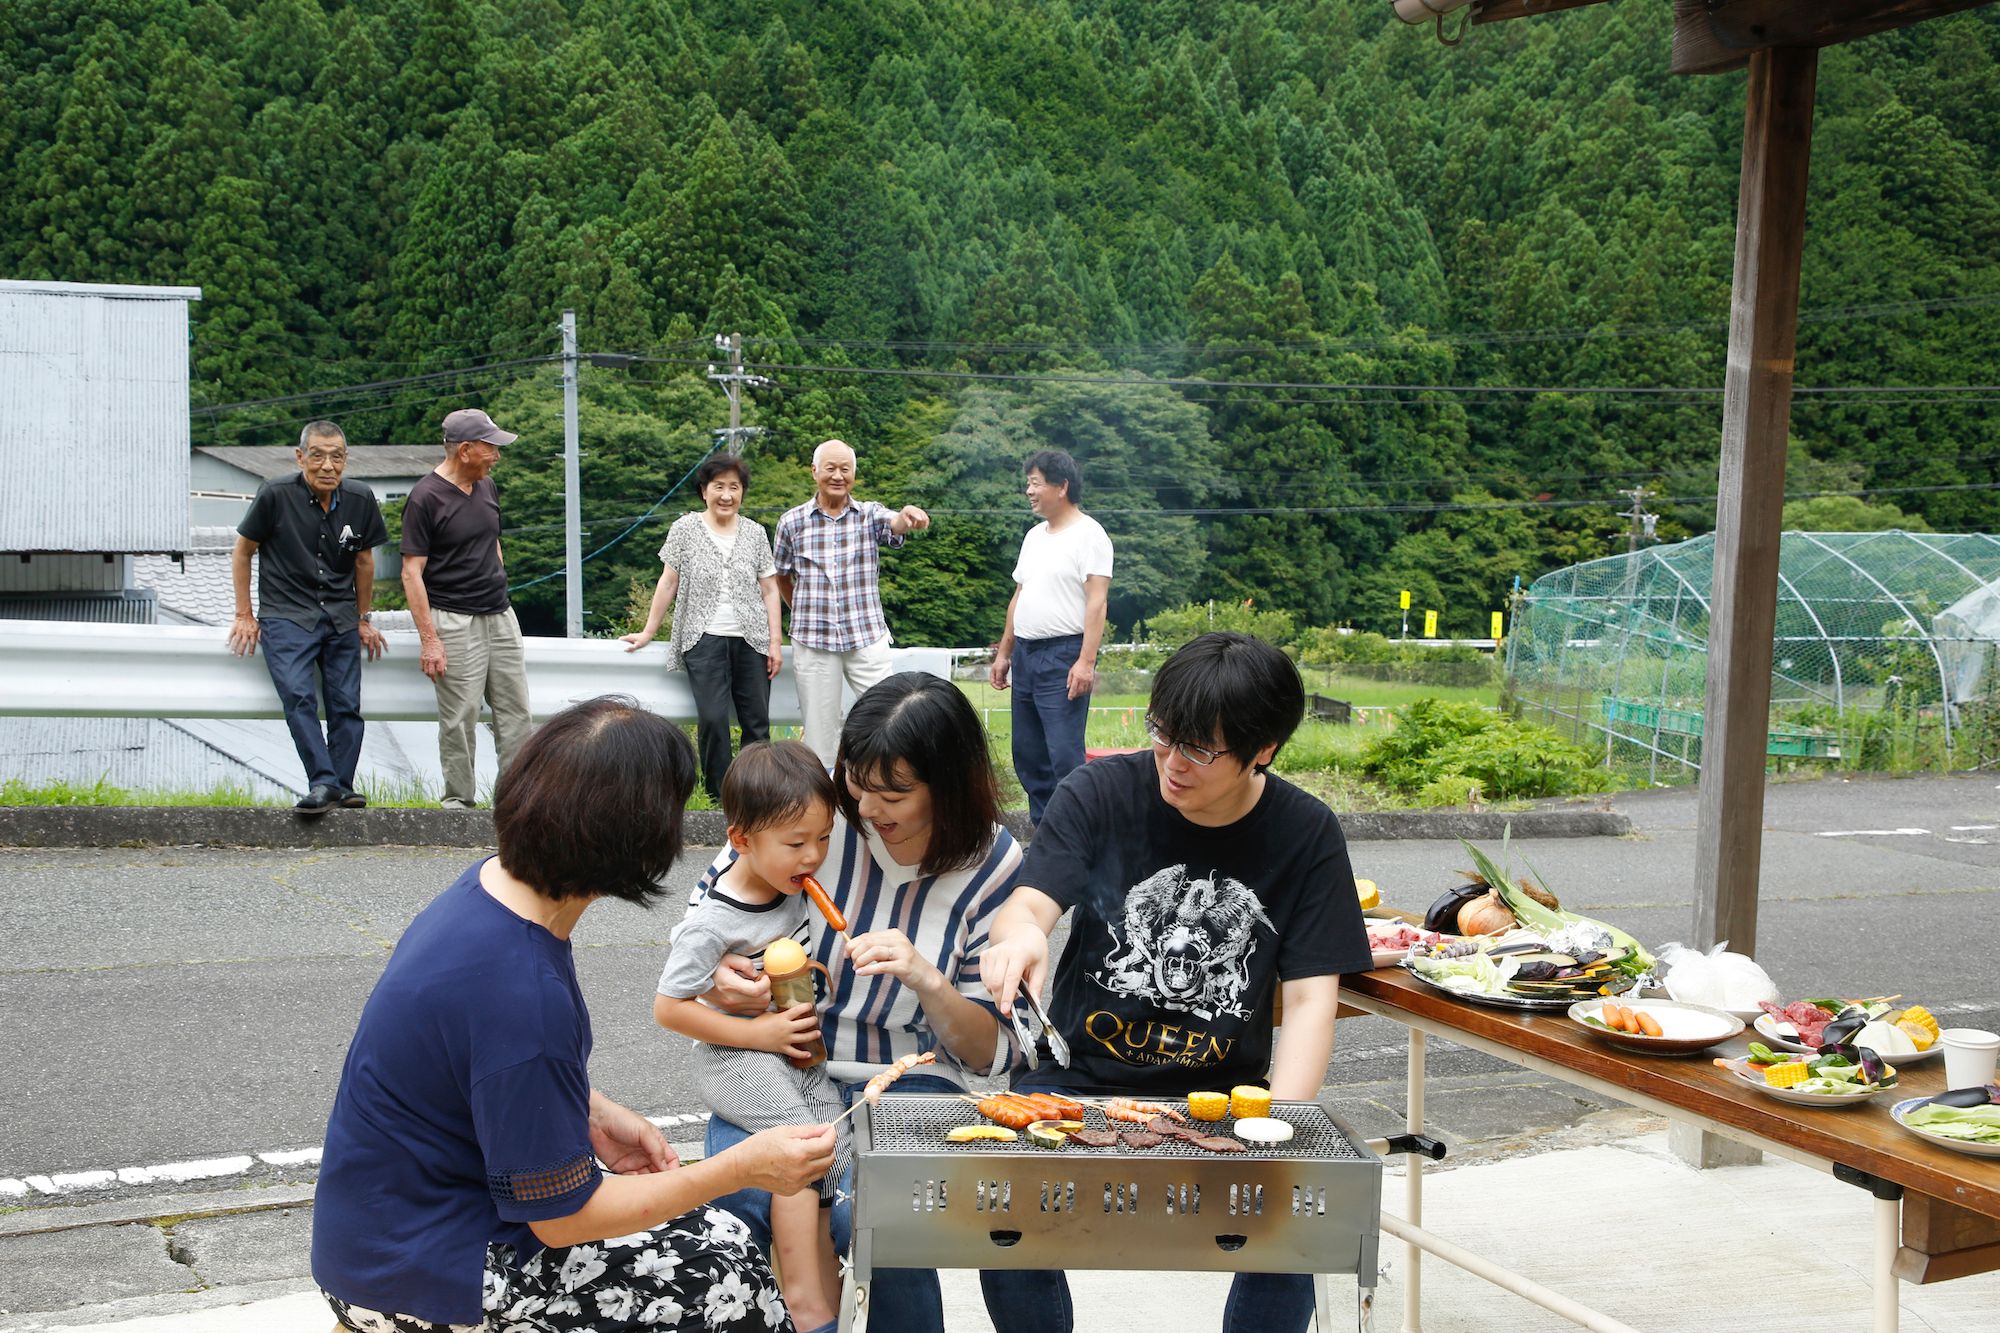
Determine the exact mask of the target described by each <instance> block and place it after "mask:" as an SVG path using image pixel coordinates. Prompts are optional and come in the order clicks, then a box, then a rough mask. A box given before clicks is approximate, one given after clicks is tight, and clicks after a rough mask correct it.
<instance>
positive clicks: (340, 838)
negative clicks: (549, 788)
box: [0, 806, 1632, 848]
mask: <svg viewBox="0 0 2000 1333" xmlns="http://www.w3.org/2000/svg"><path fill="white" fill-rule="evenodd" d="M1340 824H1341V827H1342V828H1343V829H1345V830H1346V831H1347V837H1348V841H1350V842H1382V841H1397V840H1414V841H1435V840H1445V839H1454V838H1468V839H1473V840H1477V841H1491V840H1493V839H1497V838H1498V837H1500V835H1501V834H1502V833H1503V832H1504V831H1505V830H1506V829H1507V828H1508V826H1509V825H1511V826H1512V827H1513V830H1514V836H1515V837H1517V838H1616V837H1622V836H1624V835H1625V834H1627V833H1630V832H1631V831H1632V821H1631V820H1629V819H1627V818H1626V817H1625V816H1624V815H1622V814H1619V813H1617V812H1616V811H1612V810H1564V809H1548V810H1517V811H1513V812H1511V813H1509V812H1505V811H1490V810H1482V811H1478V812H1476V813H1475V812H1472V811H1465V810H1383V811H1369V812H1356V813H1352V814H1344V815H1342V816H1341V817H1340ZM1007 826H1008V828H1010V829H1011V830H1012V831H1013V833H1014V836H1015V837H1017V838H1019V839H1021V840H1022V841H1023V842H1026V841H1028V838H1029V833H1030V830H1029V827H1028V818H1027V815H1026V814H1025V813H1024V812H1022V811H1019V810H1010V811H1008V813H1007ZM686 838H687V843H688V845H689V846H690V847H720V846H721V845H722V844H723V841H724V836H723V822H722V812H721V811H719V810H690V811H688V813H687V825H686ZM196 845H199V846H217V847H299V848H311V847H491V846H492V845H493V816H492V814H491V813H490V812H488V811H485V810H334V811H332V812H330V813H328V814H326V815H322V816H320V817H319V818H316V819H307V818H303V817H301V816H299V815H295V814H293V813H292V812H291V811H290V810H285V809H273V808H270V807H258V806H234V807H225V806H6V807H0V847H183V846H196Z"/></svg>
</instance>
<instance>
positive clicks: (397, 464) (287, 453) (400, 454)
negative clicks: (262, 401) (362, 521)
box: [195, 444, 444, 481]
mask: <svg viewBox="0 0 2000 1333" xmlns="http://www.w3.org/2000/svg"><path fill="white" fill-rule="evenodd" d="M195 452H196V453H198V454H200V455H202V456H203V457H204V458H213V459H215V460H217V461H218V462H222V463H227V464H228V465H229V466H231V467H233V468H240V469H242V470H243V471H245V472H248V473H249V474H250V475H251V476H253V477H256V478H258V479H259V480H261V481H269V480H270V479H271V478H272V477H283V476H289V475H290V474H292V473H294V472H297V471H298V470H299V460H298V459H297V458H295V457H293V456H292V453H293V451H292V446H291V445H289V444H239V445H214V444H204V445H198V446H196V448H195ZM443 460H444V447H443V446H442V445H436V444H352V445H349V446H348V447H347V474H346V475H348V476H350V477H353V478H355V479H356V480H359V481H366V480H367V479H368V478H370V477H421V476H423V475H424V473H426V472H429V471H431V470H432V469H433V468H435V467H436V466H437V465H438V464H439V463H440V462H442V461H443Z"/></svg>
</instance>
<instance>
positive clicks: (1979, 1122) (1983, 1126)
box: [1903, 1102, 2000, 1143]
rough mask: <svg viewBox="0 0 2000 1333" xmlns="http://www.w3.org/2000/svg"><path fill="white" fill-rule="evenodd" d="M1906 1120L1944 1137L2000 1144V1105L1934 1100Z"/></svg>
mask: <svg viewBox="0 0 2000 1333" xmlns="http://www.w3.org/2000/svg"><path fill="white" fill-rule="evenodd" d="M1903 1123H1904V1124H1907V1125H1915V1126H1916V1127H1917V1128H1918V1129H1921V1130H1923V1131H1924V1132H1925V1133H1927V1134H1936V1135H1937V1136H1938V1137H1940V1138H1946V1139H1964V1140H1966V1141H1967V1142H1970V1143H2000V1106H1993V1105H1987V1106H1940V1105H1938V1104H1937V1103H1936V1102H1932V1103H1930V1104H1929V1105H1928V1106H1919V1107H1918V1108H1917V1109H1916V1110H1914V1111H1912V1112H1910V1113H1909V1114H1908V1115H1906V1116H1904V1117H1903Z"/></svg>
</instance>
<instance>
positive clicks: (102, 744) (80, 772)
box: [0, 717, 304, 798]
mask: <svg viewBox="0 0 2000 1333" xmlns="http://www.w3.org/2000/svg"><path fill="white" fill-rule="evenodd" d="M268 725H269V726H271V727H274V728H276V729H277V731H278V733H279V734H280V735H281V736H282V735H283V734H284V728H285V724H284V723H282V722H273V723H269V724H268ZM285 747H286V750H287V751H288V752H289V751H290V748H291V746H290V741H289V739H287V740H286V742H285ZM289 757H290V759H291V767H292V768H297V767H298V764H299V761H298V758H297V756H296V755H290V756H289ZM0 778H18V779H20V780H21V781H22V782H24V783H26V784H27V785H28V786H31V787H43V786H48V785H50V784H51V783H56V782H66V783H69V784H70V785H72V786H77V787H89V786H92V785H93V784H95V783H98V782H103V783H105V784H106V785H107V786H112V787H121V788H123V789H125V790H126V791H140V792H144V791H179V792H201V791H213V790H215V789H216V788H217V787H221V786H224V785H227V786H231V787H237V788H242V789H246V790H248V791H249V792H251V793H252V794H253V795H256V796H260V797H266V798H284V797H289V796H291V795H292V794H293V792H294V790H295V788H294V787H292V786H291V785H290V783H288V782H284V781H273V780H272V778H271V777H270V776H269V775H268V774H267V773H265V772H263V771H261V765H258V764H256V763H254V762H245V761H244V760H243V759H242V758H239V757H238V756H236V755H233V754H231V753H229V751H228V749H227V748H226V747H220V746H217V745H216V744H214V743H213V741H211V740H209V739H207V738H204V737H199V736H196V735H194V734H192V733H191V732H190V731H189V730H188V729H187V728H186V726H185V725H183V724H179V723H175V722H172V721H168V720H166V719H164V718H137V717H4V718H0ZM295 781H298V782H299V785H300V786H303V785H304V784H303V779H295Z"/></svg>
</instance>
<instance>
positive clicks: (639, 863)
mask: <svg viewBox="0 0 2000 1333" xmlns="http://www.w3.org/2000/svg"><path fill="white" fill-rule="evenodd" d="M694 778H695V772H694V753H693V750H692V748H691V747H690V746H689V745H688V742H687V737H686V736H684V735H682V734H681V731H680V728H678V727H676V726H675V725H673V724H672V723H671V722H668V721H666V720H665V719H664V718H661V717H658V716H655V715H654V714H652V713H649V712H647V711H646V710H645V709H643V708H641V707H639V706H638V705H637V704H636V703H634V702H633V701H632V700H630V699H620V698H603V699H593V700H591V701H589V702H588V703H583V704H578V705H576V706H575V707H573V708H570V709H567V710H565V711H564V712H562V713H559V714H557V715H556V716H555V717H554V718H552V719H551V720H550V721H549V722H548V724H547V725H545V726H543V727H542V728H541V729H540V730H539V731H537V732H536V733H535V734H534V736H533V737H532V738H530V739H529V741H528V742H527V744H525V745H524V746H522V748H521V752H520V753H519V754H518V755H516V756H515V758H514V761H513V763H511V764H509V765H508V766H507V771H506V772H505V773H503V774H502V775H501V777H500V786H499V790H498V792H497V794H496V797H495V800H494V803H493V824H494V831H495V833H496V834H497V835H498V840H499V846H500V854H499V855H498V856H496V857H492V858H490V859H486V860H482V861H479V862H477V863H475V864H474V865H472V866H471V867H469V868H468V869H467V870H466V871H465V873H464V874H462V875H460V876H459V877H458V880H457V882H455V883H454V884H453V885H452V886H451V887H450V888H448V889H446V890H445V891H444V893H443V894H441V895H439V897H438V898H437V899H436V900H434V901H433V902H432V903H431V904H430V906H428V907H426V908H425V909H424V910H423V911H422V912H420V913H418V914H417V917H416V919H415V920H414V921H412V922H411V923H410V927H409V929H408V930H406V931H405V932H404V933H403V938H402V939H401V940H400V941H399V942H398V943H397V945H396V951H395V953H394V954H392V955H391V956H390V959H389V963H388V966H387V967H386V968H385V969H384V970H383V973H382V979H381V980H380V981H379V982H378V983H377V984H376V986H375V990H374V992H373V993H372V994H371V995H370V996H369V997H368V1002H367V1004H366V1005H365V1006H364V1007H363V1009H362V1013H361V1023H360V1026H359V1027H358V1029H357V1030H356V1032H355V1034H354V1041H353V1044H352V1045H351V1046H349V1048H348V1052H347V1061H346V1063H345V1065H344V1066H343V1068H342V1069H341V1074H340V1089H339V1092H338V1093H337V1094H336V1095H335V1098H334V1105H333V1114H332V1116H331V1118H330V1119H329V1120H328V1123H327V1131H326V1145H325V1148H324V1150H323V1153H322V1158H321V1165H320V1176H319V1185H318V1189H317V1192H316V1195H315V1200H314V1208H313V1252H312V1271H313V1278H314V1280H315V1281H317V1282H318V1283H319V1286H320V1289H321V1290H322V1292H324V1293H325V1295H326V1298H327V1301H328V1303H329V1304H330V1305H331V1306H332V1307H333V1312H334V1315H335V1317H336V1318H337V1319H338V1320H339V1322H340V1326H341V1327H342V1328H344V1329H348V1330H352V1331H353V1333H419V1331H420V1330H438V1329H443V1330H448V1331H449V1333H477V1331H478V1330H485V1333H584V1331H585V1330H588V1331H589V1333H628V1331H629V1333H637V1331H638V1330H687V1331H688V1333H693V1331H694V1330H701V1331H702V1333H771V1330H777V1329H788V1328H790V1326H791V1323H790V1320H789V1319H788V1318H787V1316H786V1314H785V1307H784V1302H783V1301H782V1300H781V1299H780V1297H779V1294H778V1288H777V1284H776V1283H775V1282H774V1281H773V1279H772V1277H771V1270H770V1268H769V1267H768V1266H767V1265H766V1263H765V1261H764V1256H763V1253H762V1251H761V1250H760V1249H759V1248H758V1247H757V1246H756V1245H755V1244H754V1243H753V1242H752V1240H751V1237H750V1232H749V1230H748V1228H747V1227H745V1226H744V1224H743V1223H742V1222H741V1221H739V1220H737V1219H736V1218H734V1217H732V1216H730V1215H729V1214H728V1213H726V1212H724V1211H722V1210H721V1209H719V1208H713V1207H710V1206H709V1204H710V1202H711V1201H712V1200H714V1199H716V1198H717V1197H719V1196H721V1195H724V1194H728V1193H730V1192H731V1191H734V1190H740V1189H745V1188H756V1189H767V1190H773V1191H776V1192H779V1193H791V1192H794V1191H797V1190H799V1189H802V1188H804V1187H805V1186H806V1185H807V1184H808V1183H810V1182H812V1181H815V1180H817V1179H819V1178H820V1177H821V1176H823V1175H824V1174H825V1173H826V1171H827V1170H828V1168H829V1167H830V1166H831V1165H832V1162H833V1145H834V1132H833V1129H832V1128H831V1127H830V1126H826V1125H815V1126H789V1127H785V1128H781V1129H774V1130H767V1131H765V1132H764V1133H762V1134H758V1135H755V1136H753V1137H751V1138H748V1139H745V1140H744V1141H743V1142H742V1143H741V1144H740V1145H737V1146H735V1147H732V1148H730V1149H729V1150H727V1151H725V1152H722V1153H717V1154H711V1155H710V1156H709V1157H708V1159H707V1160H706V1161H703V1162H699V1163H697V1164H695V1165H693V1166H682V1165H681V1164H680V1163H679V1162H678V1161H677V1160H676V1159H675V1157H674V1154H673V1150H672V1149H671V1148H669V1147H668V1146H667V1143H666V1140H665V1139H664V1138H663V1137H662V1136H661V1134H660V1131H659V1130H658V1129H656V1128H655V1127H654V1126H653V1125H652V1123H651V1122H649V1121H647V1120H646V1119H644V1118H643V1117H641V1116H639V1115H638V1114H636V1113H634V1112H632V1111H629V1110H627V1109H625V1108H624V1107H623V1106H620V1105H619V1104H618V1103H616V1102H614V1101H612V1100H611V1099H610V1098H608V1097H606V1096H605V1095H604V1094H603V1093H601V1092H598V1091H597V1090H596V1089H595V1088H593V1087H592V1086H591V1083H590V1075H589V1067H588V1066H589V1059H590V1045H591V1038H590V1015H589V1013H588V1012H587V1011H586V1010H585V1008H584V1003H583V994H582V992H581V990H580V989H579V988H578V985H577V978H576V965H575V962H574V960H573V958H572V956H571V953H570V934H571V932H572V931H573V930H574V929H575V928H576V924H577V922H578V920H579V919H581V918H582V916H583V914H584V912H585V910H587V909H588V908H589V906H590V905H591V904H592V903H593V902H595V901H597V899H599V898H623V899H625V900H626V901H628V902H636V903H645V902H647V901H650V900H652V899H654V898H657V897H658V896H659V894H660V893H661V892H662V890H661V889H660V887H659V881H660V880H661V879H663V878H665V876H666V874H667V871H668V870H669V869H670V868H671V867H672V865H673V863H674V859H675V857H677V856H678V855H679V854H680V850H681V810H682V807H683V806H684V805H685V804H686V801H687V797H688V794H689V793H690V792H691V791H693V789H694ZM579 794H587V795H588V797H589V799H588V800H579V799H578V796H579ZM600 1162H601V1163H602V1164H603V1165H602V1166H600V1165H599V1163H600Z"/></svg>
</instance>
